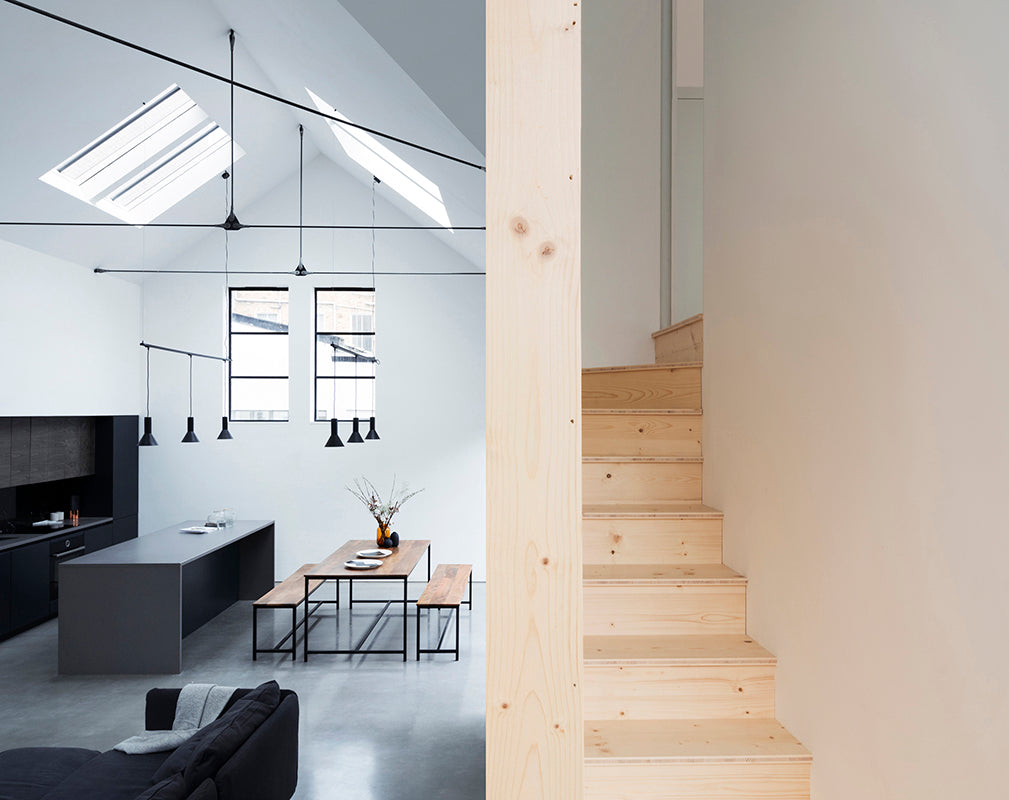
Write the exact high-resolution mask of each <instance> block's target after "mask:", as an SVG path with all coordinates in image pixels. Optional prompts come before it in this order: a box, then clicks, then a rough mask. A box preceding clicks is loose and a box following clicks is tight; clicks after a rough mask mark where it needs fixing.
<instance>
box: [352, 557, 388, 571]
mask: <svg viewBox="0 0 1009 800" xmlns="http://www.w3.org/2000/svg"><path fill="white" fill-rule="evenodd" d="M343 566H345V567H346V568H347V569H375V567H381V566H382V562H381V561H370V560H368V559H362V560H353V559H352V560H350V561H344V562H343Z"/></svg>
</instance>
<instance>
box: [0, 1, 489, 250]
mask: <svg viewBox="0 0 1009 800" xmlns="http://www.w3.org/2000/svg"><path fill="white" fill-rule="evenodd" d="M453 4H458V5H459V6H460V7H463V6H468V4H467V3H466V0H442V2H439V3H438V4H437V6H438V8H437V11H438V13H440V14H442V15H443V16H445V17H446V18H445V19H443V20H442V21H441V24H440V25H439V26H437V29H438V30H439V31H441V34H440V37H436V36H435V35H434V34H433V33H432V32H431V30H412V29H413V28H415V27H416V21H415V20H414V21H411V19H412V18H411V16H410V15H409V14H391V15H389V16H388V18H384V19H380V18H378V17H376V15H375V14H374V10H373V9H372V10H371V13H369V14H367V15H366V16H367V18H366V19H365V22H366V23H367V25H368V26H369V28H370V29H371V30H372V31H373V32H374V33H375V34H376V36H378V37H379V38H381V39H382V43H381V44H380V42H379V41H376V39H375V38H373V36H372V35H371V34H370V33H369V32H368V30H366V29H365V27H363V26H362V24H360V23H359V22H358V21H357V20H356V19H355V17H354V16H352V14H351V13H350V12H349V11H348V10H347V9H346V8H344V7H343V6H342V5H340V4H339V3H337V2H333V0H303V1H302V2H299V3H297V4H278V3H275V2H270V1H269V0H213V2H206V1H205V0H169V1H168V2H161V3H147V2H144V3H137V2H135V1H132V2H131V0H92V2H88V3H79V2H73V0H39V5H40V7H42V8H44V9H45V10H47V11H50V12H52V13H54V14H58V15H61V16H65V17H68V18H70V19H73V20H75V21H78V22H80V23H82V24H85V25H88V26H91V27H94V28H97V29H100V30H102V31H105V32H107V33H110V34H113V35H115V36H117V37H121V38H123V39H127V40H129V41H132V42H135V43H137V44H140V45H142V46H144V47H148V48H150V49H152V50H156V51H160V52H163V53H166V54H168V55H171V56H172V57H174V58H178V59H180V60H182V61H185V62H188V63H192V64H195V65H198V66H200V67H203V68H205V69H208V70H210V71H212V72H215V73H218V74H222V75H226V74H227V73H228V69H229V65H228V59H229V54H228V39H227V33H228V30H229V28H234V29H235V31H236V33H237V37H238V38H237V46H236V56H235V69H236V79H237V80H239V81H241V82H244V83H248V84H252V85H254V86H257V87H261V88H263V89H265V90H267V91H269V92H272V93H275V94H279V95H281V96H283V97H286V98H290V99H292V100H294V101H296V102H298V103H303V104H305V105H308V106H312V105H313V104H312V101H311V99H310V97H309V95H308V94H307V92H306V89H311V90H312V91H313V92H315V93H317V94H318V95H319V96H320V97H322V98H324V99H325V100H326V101H327V102H328V103H331V104H333V105H334V106H335V107H336V108H337V109H338V110H339V111H340V112H341V113H342V114H344V115H346V117H347V118H349V119H350V120H353V121H354V122H358V123H360V124H363V125H367V126H369V127H372V128H376V129H378V130H382V131H386V132H389V133H391V134H394V135H396V136H399V137H402V138H404V139H408V140H411V141H416V142H419V143H421V144H424V145H426V146H428V147H431V148H433V149H436V150H440V151H444V152H449V153H452V154H453V155H457V156H459V157H461V158H463V159H466V160H468V161H472V162H476V163H483V155H482V153H481V152H480V149H478V147H477V146H475V145H474V144H473V140H478V141H481V142H482V139H481V137H482V130H480V131H478V130H477V129H476V128H475V127H474V120H475V119H481V120H482V117H483V93H482V77H481V78H480V81H479V87H478V88H479V91H477V88H476V86H475V85H474V88H473V89H472V97H467V93H468V92H469V91H470V89H469V88H467V86H468V85H469V84H467V83H465V82H460V81H458V80H456V81H451V80H449V79H448V77H446V76H449V75H451V74H453V73H465V74H467V75H473V74H477V73H478V74H479V75H480V76H482V74H483V29H482V24H483V20H482V15H481V16H480V17H479V20H477V21H476V22H474V15H473V14H472V13H466V14H463V13H459V14H456V15H453V14H452V8H451V6H452V5H453ZM348 5H351V6H352V7H354V6H355V5H357V4H356V3H353V2H351V0H348ZM365 5H366V4H365ZM379 5H384V4H379ZM358 11H359V13H361V14H362V15H363V16H364V10H363V8H362V7H359V8H358ZM474 26H477V27H478V28H479V29H478V30H472V28H473V27H474ZM428 27H429V28H430V27H431V26H428ZM400 29H401V30H400ZM411 32H412V33H414V34H415V36H416V37H423V38H424V42H425V43H421V41H420V40H419V39H418V38H414V39H411V38H410V37H409V36H408V35H407V34H409V33H411ZM474 37H475V38H476V40H477V41H478V42H479V45H480V46H479V48H478V50H479V52H477V49H476V48H474V46H473V39H474ZM406 45H409V46H406ZM425 47H427V48H429V52H430V61H429V62H428V61H426V60H425V58H424V56H423V50H424V48H425ZM397 59H398V60H399V61H397ZM399 62H402V66H401V63H399ZM404 67H406V68H407V69H412V70H413V71H414V72H415V73H416V77H414V76H413V75H411V74H409V73H408V72H407V70H406V69H404ZM0 74H3V75H4V82H3V88H2V90H0V92H2V100H3V102H2V104H0V143H2V146H0V170H2V175H3V183H2V189H0V220H4V221H10V220H27V221H66V222H70V221H78V222H90V221H115V220H114V219H113V218H112V217H110V216H108V215H106V214H104V213H103V212H101V211H98V210H96V209H94V208H92V207H90V206H88V205H86V204H85V203H82V202H81V201H79V200H76V199H74V198H72V197H70V196H68V195H66V194H63V193H62V192H60V191H58V190H56V189H54V188H52V187H51V186H48V185H46V184H44V183H42V182H41V181H39V180H38V178H39V176H40V175H42V174H43V173H45V172H46V171H47V170H49V169H50V168H52V167H54V166H55V165H56V164H58V163H59V162H61V161H62V160H63V159H65V158H67V157H68V156H70V155H71V154H72V153H74V152H76V151H77V150H79V149H80V148H81V147H83V146H84V145H86V144H87V143H88V142H90V141H91V140H92V139H94V138H95V137H96V136H98V135H99V134H101V133H102V132H103V131H105V130H107V129H108V128H109V127H110V126H111V125H113V124H114V123H116V122H118V121H119V120H121V119H122V118H123V117H125V116H126V115H127V114H128V113H130V112H131V111H133V110H134V109H136V108H137V107H138V106H139V105H140V104H141V103H143V102H144V101H146V100H147V99H149V98H151V97H153V96H154V95H156V94H157V93H158V92H160V91H162V90H163V89H165V88H166V87H167V86H168V85H169V84H171V83H178V84H179V85H180V86H181V87H182V88H183V89H185V91H186V92H187V93H189V94H190V95H191V96H192V97H193V98H194V99H195V100H196V101H197V102H198V103H199V104H200V105H201V106H202V107H203V108H204V109H205V110H206V111H207V112H208V113H209V114H210V116H211V117H212V118H213V119H214V120H216V121H217V122H219V123H220V124H221V125H222V126H223V127H224V128H225V129H226V130H230V122H229V87H228V85H227V84H226V83H220V82H218V81H214V80H212V79H210V78H207V77H204V76H200V75H197V74H196V73H193V72H190V71H188V70H185V69H182V68H180V67H177V66H174V65H171V64H167V63H164V62H162V61H158V60H156V59H154V58H152V57H150V56H148V55H144V54H141V53H137V52H134V51H131V50H129V49H127V48H124V47H121V46H119V45H117V44H115V43H112V42H108V41H104V40H102V39H99V38H97V37H94V36H92V35H90V34H88V33H85V32H82V31H78V30H74V29H72V28H68V27H66V26H64V25H61V24H59V23H57V22H54V21H51V20H47V19H44V18H42V17H39V16H37V15H35V14H33V13H31V12H29V11H26V10H24V9H21V8H18V7H16V6H12V5H9V4H6V3H0ZM439 74H440V75H441V76H442V77H441V79H440V81H441V83H439V77H438V76H439ZM470 83H472V82H470ZM235 98H236V117H235V131H234V134H235V140H236V141H237V142H238V143H239V144H240V145H241V147H242V148H244V150H245V151H246V153H247V155H246V156H245V157H244V158H243V159H242V160H240V161H239V162H238V165H237V169H236V171H235V194H236V197H235V201H236V211H237V212H238V216H239V218H240V219H241V220H242V222H244V223H253V222H263V223H273V222H285V223H293V222H297V207H296V205H292V208H291V210H290V214H289V215H287V217H286V218H285V219H283V220H274V219H270V220H265V219H264V220H254V219H251V218H248V217H247V216H243V214H242V208H243V206H245V205H251V204H252V203H253V202H254V201H255V200H257V199H260V198H262V197H263V196H265V195H266V194H267V193H268V192H269V191H270V190H271V189H272V188H273V187H275V186H277V185H279V184H281V183H283V182H284V181H286V180H288V179H290V178H291V176H292V175H294V174H296V173H297V169H298V133H297V126H298V124H299V123H302V124H304V126H305V131H306V143H305V161H306V163H307V164H308V163H311V162H312V160H313V159H314V158H315V156H316V155H318V154H319V153H320V152H321V153H323V154H324V155H325V156H327V157H328V158H330V159H331V160H332V161H333V162H334V163H335V164H336V165H337V166H338V167H340V168H342V169H344V170H346V172H347V173H348V174H349V175H350V176H352V177H353V178H355V179H357V180H359V181H361V182H362V183H370V182H371V174H370V172H368V171H367V170H365V169H364V168H362V167H361V166H359V165H358V164H357V163H355V162H354V161H352V160H351V159H349V158H348V157H347V156H346V155H345V153H344V151H343V148H342V147H341V146H340V145H339V143H338V142H337V140H336V138H335V137H334V136H333V134H332V132H331V131H330V129H329V126H328V125H327V123H326V121H325V120H324V119H322V118H320V117H317V116H313V115H311V114H308V113H305V112H301V111H299V110H297V109H292V108H289V107H286V106H283V105H281V104H278V103H275V102H272V101H270V100H267V99H263V98H258V97H255V96H254V95H251V94H248V93H246V92H243V91H241V90H237V91H236V95H235ZM436 100H438V101H439V102H440V103H441V104H442V105H443V106H444V108H442V107H440V106H439V105H438V104H437V103H436V102H435V101H436ZM470 105H472V108H470V107H469V106H470ZM460 126H462V127H463V128H465V131H463V130H460ZM382 144H384V145H385V146H387V147H388V148H389V149H390V150H391V151H392V152H393V153H395V155H396V156H398V157H399V158H401V159H403V160H405V161H406V162H407V163H408V164H409V165H410V166H411V167H412V168H413V169H415V170H417V171H419V172H420V173H421V174H422V175H423V176H424V177H425V178H426V179H428V180H430V181H431V182H433V183H434V184H436V185H437V186H438V188H439V190H440V192H441V195H442V198H443V200H444V204H445V208H446V210H447V212H448V215H449V218H450V219H451V221H452V223H453V224H455V225H482V224H483V220H484V180H483V177H484V176H483V173H482V172H480V171H478V170H474V169H472V168H469V167H465V166H462V165H460V164H455V163H453V162H450V161H446V160H444V159H440V158H437V157H435V156H432V155H429V154H425V153H421V152H419V151H416V150H412V149H410V148H407V147H405V146H402V145H398V144H394V143H389V142H387V141H382ZM380 191H381V192H382V193H383V195H382V196H383V197H384V198H385V199H387V200H388V201H389V202H391V203H393V204H394V205H396V206H397V207H399V208H400V210H402V211H403V212H404V213H405V214H406V215H408V216H409V217H410V218H411V219H412V220H413V221H414V222H415V223H416V224H418V225H429V224H431V220H430V218H429V217H428V216H426V215H425V214H423V213H421V212H420V211H418V210H417V209H415V208H414V207H413V206H412V205H411V204H410V203H407V202H406V201H404V200H402V199H401V198H400V197H399V196H398V195H396V194H395V193H394V192H392V191H391V190H389V189H388V188H387V187H385V186H382V187H380ZM370 213H371V209H370V207H369V208H362V209H361V213H360V215H359V217H358V218H355V219H348V220H346V222H348V223H353V224H367V223H370V221H371V217H370ZM224 216H225V188H224V184H223V182H222V181H220V180H216V179H215V180H211V181H210V182H209V183H207V184H206V185H205V186H203V187H202V188H200V189H198V190H197V191H196V192H194V193H193V194H192V195H191V196H189V197H187V198H186V199H184V200H182V201H181V202H180V203H178V205H176V206H175V207H174V208H172V209H171V210H169V211H168V212H166V213H165V214H163V215H162V216H160V217H159V218H158V219H157V220H156V221H157V222H187V223H188V222H210V223H219V222H221V221H222V220H223V218H224ZM313 221H314V222H319V223H329V222H332V221H333V220H331V219H313V214H312V209H311V208H308V207H306V210H305V222H306V223H312V222H313ZM214 233H215V232H214V231H208V230H199V229H196V230H193V229H184V228H171V229H165V228H150V227H148V228H144V229H136V228H105V229H102V228H80V227H76V228H72V227H67V228H52V227H45V228H43V227H35V228H33V227H9V226H4V227H0V238H3V239H7V240H9V241H12V242H15V243H18V244H21V245H24V246H27V247H30V248H32V249H34V250H38V251H40V252H44V253H48V254H51V255H54V256H57V257H60V258H65V259H68V260H71V261H75V262H77V263H80V264H83V265H86V266H104V267H109V268H123V267H133V266H137V265H138V264H140V263H141V262H143V263H144V265H145V266H151V267H164V266H167V265H170V264H171V263H172V261H173V259H174V258H176V257H177V256H178V255H179V254H180V253H183V252H186V251H189V250H190V249H191V248H192V247H193V246H194V245H196V244H197V243H199V241H200V240H201V239H203V238H204V237H206V236H208V235H213V234H214ZM238 235H241V234H238ZM416 235H433V236H436V237H437V238H439V239H440V240H442V241H443V242H444V243H445V244H446V245H448V246H449V247H451V248H453V249H454V250H456V251H457V252H459V253H460V254H461V255H463V256H464V257H466V258H467V259H468V260H469V261H470V262H471V263H473V264H475V265H482V264H483V237H482V236H478V235H472V234H471V235H462V234H451V233H448V232H443V231H437V232H433V233H432V234H416Z"/></svg>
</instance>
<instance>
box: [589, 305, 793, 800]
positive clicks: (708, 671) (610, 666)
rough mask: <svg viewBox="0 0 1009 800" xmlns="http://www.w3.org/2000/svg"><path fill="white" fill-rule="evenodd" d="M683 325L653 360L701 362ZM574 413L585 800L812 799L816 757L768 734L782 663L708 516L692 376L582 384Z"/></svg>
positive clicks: (640, 376)
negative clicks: (749, 613) (578, 431)
mask: <svg viewBox="0 0 1009 800" xmlns="http://www.w3.org/2000/svg"><path fill="white" fill-rule="evenodd" d="M688 322H689V325H688V326H673V328H672V329H667V331H660V332H659V334H658V335H657V336H656V337H655V347H656V357H657V360H659V359H660V358H675V357H676V355H675V354H676V353H679V352H686V353H687V354H688V355H687V356H686V357H696V356H697V354H699V353H700V352H702V351H701V349H700V347H701V344H700V342H701V338H700V324H701V321H700V319H699V318H695V319H692V320H690V321H688ZM688 334H689V335H688ZM667 335H668V336H669V337H670V338H672V339H675V340H677V341H680V342H682V341H683V340H684V337H685V336H686V337H687V338H688V339H689V341H690V342H691V343H692V344H691V346H690V347H686V348H684V347H681V346H671V345H670V343H669V341H668V340H667V339H666V336H667ZM582 402H583V407H584V411H583V414H584V416H583V420H582V422H583V427H582V430H583V456H584V457H583V462H584V463H583V475H584V482H583V495H584V506H583V513H582V517H583V523H582V525H583V536H584V547H583V552H584V609H585V670H584V679H583V707H584V717H585V798H586V800H723V799H725V800H728V798H733V799H734V800H758V798H759V800H800V799H803V800H804V799H806V798H808V797H809V771H810V763H811V760H812V757H811V756H810V754H809V752H808V751H807V750H806V749H805V748H804V747H803V746H802V745H801V744H800V743H799V742H798V741H797V740H796V739H795V738H794V737H793V736H792V735H791V734H789V733H788V731H787V730H785V728H783V727H782V726H781V724H780V723H778V722H777V721H776V720H775V719H774V671H775V666H776V659H775V657H774V656H773V655H771V654H770V653H769V652H767V650H765V649H764V648H763V647H761V646H760V645H759V644H757V643H756V642H755V641H753V639H751V638H750V637H748V636H747V635H746V578H744V577H743V576H741V575H739V574H737V573H736V572H734V571H733V570H731V569H729V568H728V567H726V566H725V565H724V564H722V541H721V538H722V514H721V512H719V511H717V510H715V509H713V508H709V507H707V506H705V505H704V504H703V503H702V494H703V493H702V471H701V468H702V463H703V462H702V457H701V364H700V362H698V361H685V362H682V363H657V364H655V365H644V366H636V367H615V368H604V369H587V370H584V372H583V377H582Z"/></svg>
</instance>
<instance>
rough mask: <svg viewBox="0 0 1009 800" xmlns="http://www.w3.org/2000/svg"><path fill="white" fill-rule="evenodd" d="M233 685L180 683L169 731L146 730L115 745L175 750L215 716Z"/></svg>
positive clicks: (123, 748)
mask: <svg viewBox="0 0 1009 800" xmlns="http://www.w3.org/2000/svg"><path fill="white" fill-rule="evenodd" d="M234 691H235V687H234V686H217V685H216V684H213V683H190V684H187V685H185V686H183V687H182V691H181V692H179V700H178V702H177V703H176V705H175V722H174V723H173V724H172V729H171V730H170V731H146V732H145V733H142V734H140V735H139V736H131V737H130V738H129V739H124V740H123V741H121V742H120V743H119V744H117V745H116V746H115V749H116V750H121V751H122V752H124V753H160V752H163V751H165V750H174V749H175V748H176V747H178V746H179V745H180V744H182V743H183V742H184V741H186V739H188V738H189V737H190V736H192V735H193V734H194V733H196V731H198V730H199V729H200V728H202V727H203V726H204V725H207V724H208V723H211V722H213V721H214V720H215V719H217V718H218V717H219V716H220V715H221V712H222V711H223V710H224V707H225V706H226V705H227V704H228V700H229V699H230V698H231V695H232V694H233V693H234Z"/></svg>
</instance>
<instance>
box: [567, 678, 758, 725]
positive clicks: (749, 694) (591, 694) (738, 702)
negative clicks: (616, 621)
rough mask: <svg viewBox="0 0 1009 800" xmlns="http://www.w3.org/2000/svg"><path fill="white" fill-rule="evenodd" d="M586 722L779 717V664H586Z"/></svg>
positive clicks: (584, 701)
mask: <svg viewBox="0 0 1009 800" xmlns="http://www.w3.org/2000/svg"><path fill="white" fill-rule="evenodd" d="M582 685H583V687H584V694H583V700H582V703H583V708H584V716H585V719H586V720H607V719H613V720H617V719H754V718H758V717H759V718H768V719H770V718H773V717H774V665H773V664H761V665H743V666H741V665H738V664H712V665H705V666H696V665H690V666H680V665H677V666H665V667H653V666H639V665H596V664H586V665H585V672H584V675H583V678H582Z"/></svg>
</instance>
